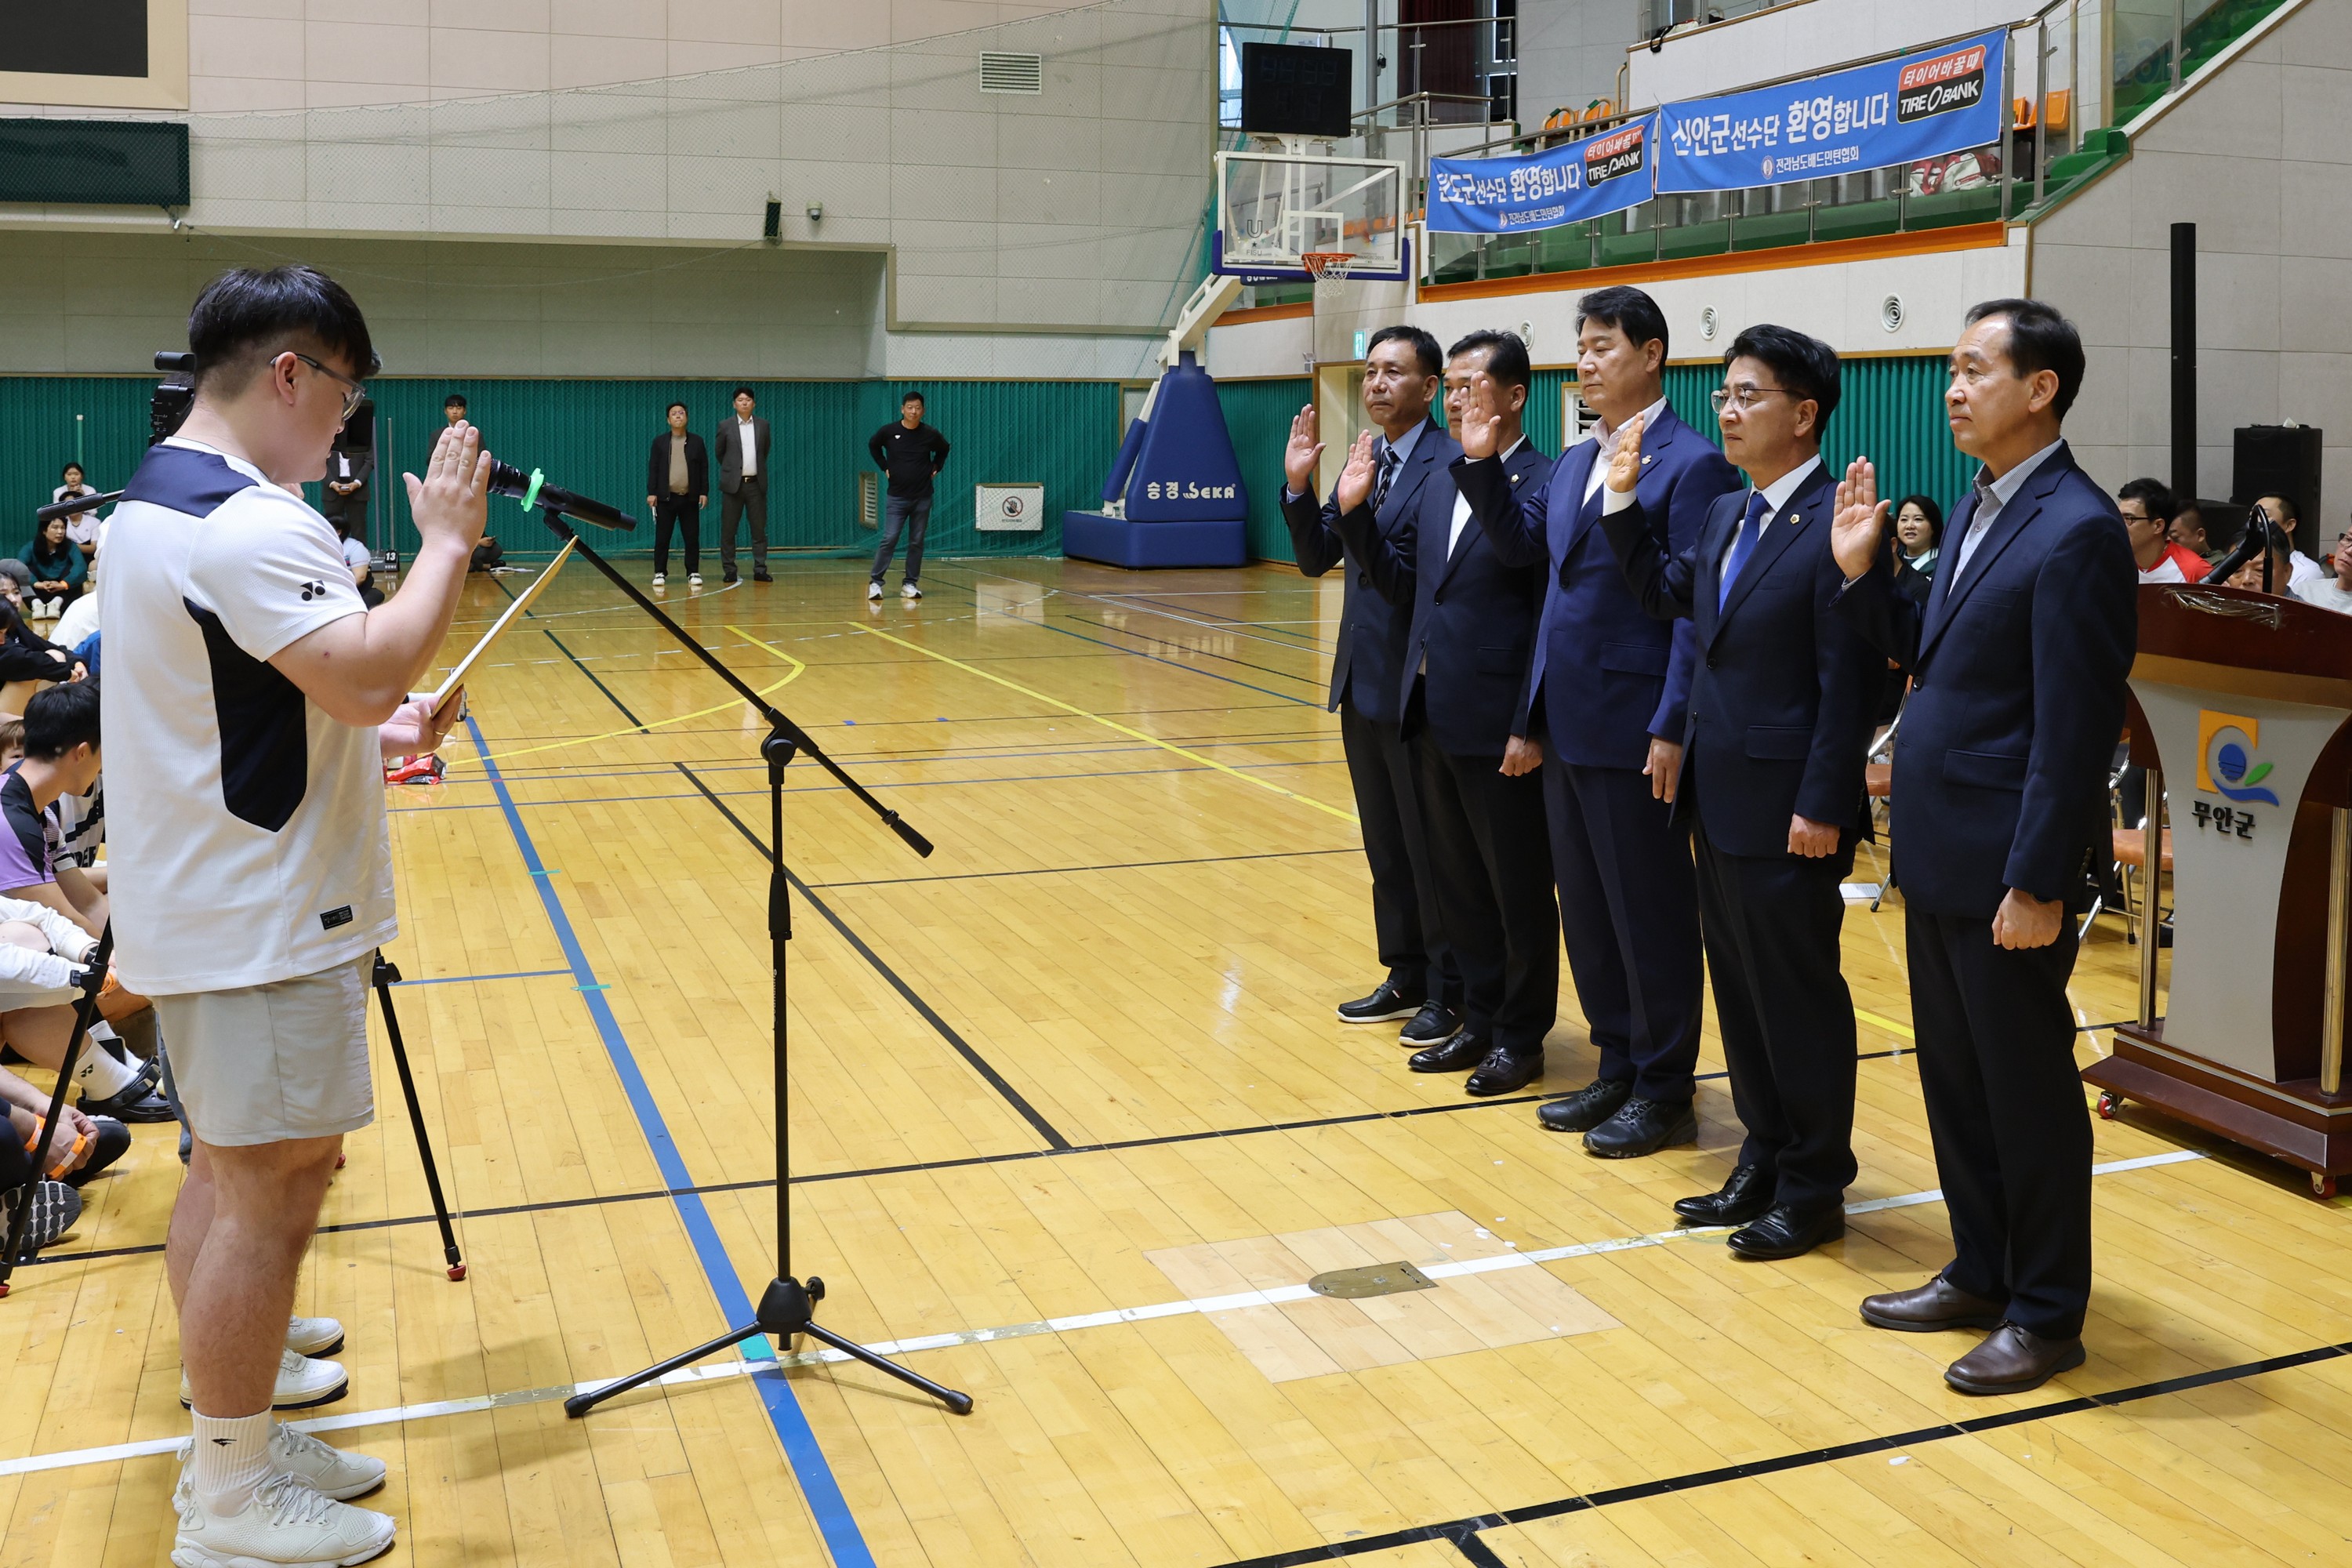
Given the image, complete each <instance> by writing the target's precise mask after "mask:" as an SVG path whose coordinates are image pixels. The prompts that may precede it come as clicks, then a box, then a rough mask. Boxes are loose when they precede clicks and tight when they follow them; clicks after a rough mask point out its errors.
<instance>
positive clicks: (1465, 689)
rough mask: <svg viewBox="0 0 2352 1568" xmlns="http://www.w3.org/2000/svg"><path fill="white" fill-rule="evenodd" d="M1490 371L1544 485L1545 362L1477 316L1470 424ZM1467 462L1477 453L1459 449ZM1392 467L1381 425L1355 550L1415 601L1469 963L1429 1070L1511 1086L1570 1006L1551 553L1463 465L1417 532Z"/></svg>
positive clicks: (1508, 432)
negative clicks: (1399, 502)
mask: <svg viewBox="0 0 2352 1568" xmlns="http://www.w3.org/2000/svg"><path fill="white" fill-rule="evenodd" d="M1473 377H1483V378H1485V379H1486V382H1487V383H1488V384H1490V385H1491V386H1492V388H1493V390H1494V393H1495V395H1496V398H1497V399H1498V402H1499V405H1500V407H1499V415H1500V417H1501V419H1502V422H1503V423H1502V430H1501V433H1500V435H1499V437H1497V441H1496V445H1497V446H1498V447H1499V448H1500V449H1501V452H1502V462H1503V468H1504V471H1505V472H1506V473H1507V475H1508V476H1509V479H1510V483H1511V485H1512V486H1513V488H1515V489H1525V488H1526V487H1528V486H1529V485H1534V484H1540V483H1542V482H1543V480H1544V479H1545V478H1546V477H1547V476H1548V475H1549V473H1550V472H1551V461H1550V459H1549V458H1546V457H1545V456H1544V455H1543V454H1542V453H1540V452H1538V451H1537V450H1536V449H1535V448H1534V447H1530V446H1528V443H1527V437H1526V435H1525V434H1524V432H1523V431H1522V429H1521V427H1520V420H1521V417H1522V416H1523V414H1524V413H1525V411H1526V408H1527V401H1528V384H1529V383H1530V382H1531V381H1532V379H1533V374H1532V372H1531V370H1530V368H1529V366H1528V347H1527V344H1526V343H1524V342H1521V341H1520V340H1519V339H1518V337H1517V335H1516V334H1514V333H1511V332H1491V331H1481V332H1472V333H1471V334H1470V335H1469V336H1468V337H1465V338H1464V339H1463V340H1462V341H1461V342H1457V343H1455V344H1454V347H1453V348H1452V349H1451V350H1449V351H1448V352H1447V353H1446V363H1445V408H1446V413H1447V415H1448V416H1449V417H1450V418H1451V420H1452V421H1453V422H1454V424H1455V425H1456V426H1459V424H1460V423H1461V420H1462V417H1463V415H1464V411H1465V409H1466V408H1467V406H1468V400H1469V399H1470V397H1471V396H1472V391H1471V383H1472V379H1473ZM1456 461H1457V462H1458V461H1459V459H1458V458H1457V459H1456ZM1373 474H1374V465H1373V458H1372V442H1371V437H1370V435H1369V434H1368V435H1366V436H1364V437H1360V438H1359V439H1358V441H1357V443H1356V448H1355V450H1354V451H1353V452H1352V453H1351V454H1350V455H1349V462H1348V467H1347V470H1346V471H1345V472H1344V473H1342V474H1341V475H1340V476H1339V485H1338V486H1337V487H1336V491H1337V494H1336V499H1337V500H1338V501H1339V507H1340V511H1339V532H1340V534H1341V536H1342V537H1344V538H1345V539H1346V540H1347V542H1348V552H1349V555H1350V556H1352V557H1353V558H1354V559H1356V560H1358V561H1361V562H1363V563H1365V565H1366V566H1367V567H1368V568H1369V569H1370V573H1371V577H1372V584H1373V586H1375V587H1376V588H1378V589H1379V590H1380V592H1381V596H1382V597H1383V598H1385V599H1387V600H1388V601H1389V603H1390V604H1391V605H1395V606H1397V607H1398V608H1399V609H1400V610H1403V611H1407V612H1409V613H1410V614H1411V616H1412V622H1411V626H1410V629H1409V630H1408V631H1407V632H1406V634H1405V643H1404V658H1403V660H1402V668H1401V669H1400V671H1399V673H1400V676H1401V679H1402V688H1401V689H1400V690H1399V692H1398V699H1399V710H1400V711H1401V712H1402V714H1403V715H1404V722H1403V729H1404V736H1405V740H1406V742H1407V743H1408V744H1409V745H1410V746H1411V747H1412V751H1413V758H1414V763H1415V774H1414V782H1415V784H1416V787H1417V789H1418V791H1419V795H1420V799H1421V818H1422V827H1423V833H1424V834H1425V836H1426V837H1427V839H1428V843H1429V867H1430V874H1431V876H1432V877H1433V879H1435V882H1436V886H1437V908H1438V915H1439V918H1440V919H1441V920H1443V921H1444V923H1445V934H1446V939H1447V943H1448V946H1449V947H1450V948H1451V950H1452V952H1453V953H1454V962H1455V963H1456V964H1457V965H1459V966H1460V968H1461V971H1462V979H1463V985H1464V991H1465V1002H1464V1007H1463V1018H1462V1027H1461V1029H1460V1031H1459V1032H1458V1033H1456V1034H1455V1035H1454V1037H1453V1038H1452V1039H1450V1040H1447V1041H1445V1042H1444V1043H1443V1044H1440V1045H1435V1046H1432V1047H1429V1048H1428V1049H1426V1050H1423V1051H1419V1052H1416V1053H1414V1055H1413V1058H1412V1062H1411V1064H1410V1065H1411V1067H1412V1070H1413V1071H1415V1072H1460V1071H1461V1070H1463V1069H1464V1068H1472V1069H1474V1070H1472V1072H1471V1074H1470V1077H1469V1079H1468V1081H1467V1082H1466V1083H1465V1086H1464V1087H1465V1089H1467V1091H1468V1092H1469V1093H1471V1094H1474V1095H1491V1094H1508V1093H1510V1092H1511V1091H1512V1090H1514V1089H1523V1088H1525V1087H1526V1086H1527V1085H1528V1083H1530V1082H1532V1081H1533V1080H1535V1079H1538V1078H1540V1077H1541V1076H1543V1064H1544V1037H1545V1036H1546V1035H1548V1034H1549V1033H1550V1032H1551V1026H1552V1020H1553V1019H1554V1017H1555V1016H1557V1015H1558V1013H1559V940H1558V939H1557V938H1556V937H1554V936H1553V935H1552V932H1553V931H1554V929H1555V927H1556V923H1557V922H1558V921H1559V907H1558V906H1557V905H1556V904H1554V903H1553V901H1552V891H1551V857H1550V856H1549V855H1548V854H1546V853H1545V852H1544V850H1545V842H1546V840H1545V830H1544V799H1543V784H1542V783H1541V781H1540V780H1538V779H1537V778H1536V777H1535V776H1534V772H1535V768H1536V765H1537V763H1538V761H1539V760H1540V758H1539V754H1538V752H1537V750H1536V748H1535V747H1534V746H1533V745H1532V744H1530V743H1529V742H1528V741H1527V740H1525V739H1524V738H1522V737H1520V736H1518V735H1516V734H1514V733H1513V732H1512V730H1513V725H1514V723H1515V721H1516V720H1517V714H1518V706H1519V691H1520V688H1521V684H1522V683H1523V682H1524V681H1525V680H1526V679H1527V668H1528V651H1529V648H1530V647H1531V645H1532V644H1533V643H1534V640H1535V631H1536V612H1537V610H1538V607H1539V606H1540V605H1542V604H1543V594H1544V573H1543V569H1542V568H1541V567H1539V566H1507V565H1505V564H1503V563H1502V561H1501V559H1500V558H1498V557H1497V556H1496V554H1495V552H1494V551H1493V549H1492V548H1490V547H1489V546H1488V545H1487V543H1486V537H1485V535H1484V533H1483V532H1482V531H1480V530H1479V527H1478V523H1477V520H1476V519H1475V518H1474V517H1473V516H1471V513H1470V503H1469V501H1468V500H1465V499H1464V497H1463V495H1462V493H1461V491H1460V490H1459V489H1456V488H1455V486H1454V476H1453V474H1452V472H1451V471H1450V470H1449V471H1447V472H1444V473H1439V474H1433V475H1431V476H1430V479H1429V482H1428V483H1426V484H1424V485H1423V487H1422V489H1421V504H1420V506H1419V508H1418V509H1417V510H1415V512H1414V514H1413V516H1412V521H1410V522H1409V524H1408V525H1407V527H1406V528H1405V530H1404V531H1402V533H1401V534H1399V535H1395V536H1391V535H1390V534H1387V533H1384V532H1382V531H1381V529H1380V527H1379V525H1378V524H1377V523H1376V522H1375V521H1373V518H1372V515H1371V513H1370V511H1369V510H1366V509H1365V507H1364V506H1363V504H1362V503H1363V500H1364V498H1365V497H1366V496H1367V495H1369V494H1370V489H1371V484H1372V479H1373Z"/></svg>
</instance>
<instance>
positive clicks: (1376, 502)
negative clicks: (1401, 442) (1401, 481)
mask: <svg viewBox="0 0 2352 1568" xmlns="http://www.w3.org/2000/svg"><path fill="white" fill-rule="evenodd" d="M1403 461H1404V459H1403V458H1400V457H1398V456H1397V449H1396V448H1395V447H1381V477H1380V478H1379V479H1376V480H1374V481H1373V483H1372V515H1373V516H1374V517H1378V516H1380V514H1381V502H1383V501H1385V500H1388V499H1389V482H1390V481H1391V479H1395V478H1396V471H1397V469H1398V468H1399V467H1400V466H1402V463H1403Z"/></svg>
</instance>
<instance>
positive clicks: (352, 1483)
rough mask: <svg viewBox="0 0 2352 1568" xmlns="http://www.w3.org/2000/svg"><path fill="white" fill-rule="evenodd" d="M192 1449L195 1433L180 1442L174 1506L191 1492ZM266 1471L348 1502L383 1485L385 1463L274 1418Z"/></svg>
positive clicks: (194, 1449)
mask: <svg viewBox="0 0 2352 1568" xmlns="http://www.w3.org/2000/svg"><path fill="white" fill-rule="evenodd" d="M195 1451H196V1440H195V1439H194V1437H191V1438H189V1439H188V1440H187V1441H186V1442H184V1443H183V1444H181V1445H180V1455H179V1458H180V1486H179V1490H178V1491H175V1492H173V1494H172V1503H173V1507H175V1508H177V1507H180V1506H182V1501H183V1500H182V1497H181V1493H183V1492H186V1493H191V1494H193V1489H192V1488H191V1486H190V1485H189V1478H188V1461H189V1460H190V1459H191V1458H194V1456H195ZM269 1471H270V1474H272V1475H278V1476H292V1477H293V1478H294V1479H296V1480H298V1481H300V1482H301V1483H302V1484H303V1485H304V1486H306V1487H309V1488H310V1489H311V1490H312V1491H314V1492H317V1493H318V1494H319V1495H320V1496H321V1497H331V1498H333V1499H334V1500H336V1501H337V1502H348V1501H350V1500H352V1498H355V1497H359V1496H362V1495H363V1494H365V1493H367V1492H372V1491H373V1490H375V1489H376V1488H378V1487H380V1486H382V1485H383V1477H384V1464H383V1460H382V1459H376V1458H369V1457H368V1456H367V1455H365V1454H346V1453H344V1452H343V1451H342V1450H341V1448H331V1447H328V1446H327V1445H326V1444H324V1443H321V1442H320V1441H319V1439H317V1438H316V1437H313V1436H310V1434H309V1433H308V1432H297V1431H296V1430H294V1428H293V1427H291V1426H287V1425H285V1424H284V1423H283V1422H278V1421H273V1422H271V1423H270V1424H269Z"/></svg>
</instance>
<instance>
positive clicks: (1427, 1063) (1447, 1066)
mask: <svg viewBox="0 0 2352 1568" xmlns="http://www.w3.org/2000/svg"><path fill="white" fill-rule="evenodd" d="M1494 1044H1495V1042H1494V1041H1492V1040H1490V1039H1488V1038H1487V1037H1486V1036H1484V1035H1478V1034H1473V1033H1472V1032H1471V1031H1469V1030H1468V1029H1456V1030H1455V1031H1454V1037H1453V1038H1452V1039H1450V1040H1444V1041H1441V1042H1440V1043H1439V1044H1437V1045H1433V1046H1432V1047H1429V1048H1428V1049H1427V1050H1425V1051H1415V1052H1413V1053H1412V1055H1411V1056H1409V1057H1407V1058H1405V1059H1404V1065H1405V1066H1407V1067H1409V1068H1412V1070H1413V1071H1415V1072H1461V1071H1463V1070H1465V1068H1475V1067H1476V1066H1477V1065H1478V1064H1479V1063H1480V1062H1482V1061H1485V1060H1486V1053H1487V1051H1488V1050H1490V1049H1492V1048H1493V1047H1494Z"/></svg>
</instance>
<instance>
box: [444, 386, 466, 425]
mask: <svg viewBox="0 0 2352 1568" xmlns="http://www.w3.org/2000/svg"><path fill="white" fill-rule="evenodd" d="M465 416H466V395H465V394H464V393H462V392H453V393H451V394H450V395H448V396H446V397H445V398H443V399H442V400H441V423H442V424H444V425H455V424H456V423H457V421H458V420H460V419H463V418H464V417H465Z"/></svg>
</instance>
